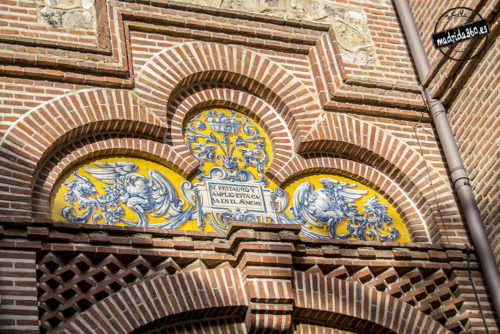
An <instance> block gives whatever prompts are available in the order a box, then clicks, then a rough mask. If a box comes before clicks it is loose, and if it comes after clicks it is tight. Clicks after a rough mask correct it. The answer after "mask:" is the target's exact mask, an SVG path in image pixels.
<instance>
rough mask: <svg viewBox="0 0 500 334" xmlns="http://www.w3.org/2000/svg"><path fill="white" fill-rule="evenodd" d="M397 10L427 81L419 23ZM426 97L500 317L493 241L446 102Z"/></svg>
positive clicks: (404, 5)
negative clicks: (474, 190) (491, 244)
mask: <svg viewBox="0 0 500 334" xmlns="http://www.w3.org/2000/svg"><path fill="white" fill-rule="evenodd" d="M394 3H395V5H396V12H397V14H398V16H399V19H400V20H401V24H402V26H403V31H404V34H405V36H406V40H407V42H408V45H409V46H410V53H411V56H412V58H413V61H414V63H415V67H416V69H417V72H418V77H419V80H420V83H423V82H424V80H425V77H426V76H427V73H429V62H428V60H427V55H426V54H425V51H424V47H423V46H422V41H421V40H420V35H419V33H418V30H417V26H416V24H415V21H414V19H413V15H412V14H411V11H410V6H409V5H408V2H407V0H394ZM422 87H423V91H424V96H425V99H426V102H427V105H428V107H429V109H430V110H429V111H430V113H431V115H432V119H433V121H434V126H435V127H436V131H437V134H438V137H439V141H440V142H441V147H442V148H443V151H444V155H445V159H446V163H447V164H448V168H449V170H450V172H451V179H452V182H453V186H454V187H455V190H456V192H457V195H458V199H459V202H460V205H461V206H462V211H463V213H464V215H465V221H466V223H467V226H468V228H469V232H470V235H471V237H472V242H473V244H474V247H475V249H476V252H477V255H478V257H479V263H480V264H481V268H482V270H483V274H484V277H485V279H486V284H487V285H488V290H489V292H490V295H491V297H492V299H493V305H494V307H495V312H496V315H497V319H500V274H499V272H498V267H497V264H496V261H495V257H494V256H493V252H492V250H491V246H490V242H489V240H488V236H487V235H486V231H485V230H484V226H483V223H482V220H481V216H480V214H479V209H478V207H477V204H476V201H475V199H474V196H473V194H472V188H471V186H470V180H469V177H468V175H467V172H466V171H465V168H464V166H463V163H462V159H461V158H460V153H459V151H458V147H457V144H456V142H455V138H454V136H453V132H452V131H451V127H450V123H449V122H448V118H447V116H446V109H445V107H444V106H443V104H442V103H441V102H440V101H439V100H437V99H434V98H433V97H432V96H431V93H430V91H429V89H428V88H427V87H425V86H423V84H422Z"/></svg>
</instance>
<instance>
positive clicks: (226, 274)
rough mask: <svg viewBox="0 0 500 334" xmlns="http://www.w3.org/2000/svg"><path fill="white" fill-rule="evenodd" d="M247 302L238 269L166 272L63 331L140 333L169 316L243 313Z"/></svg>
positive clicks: (120, 294) (130, 288) (106, 302)
mask: <svg viewBox="0 0 500 334" xmlns="http://www.w3.org/2000/svg"><path fill="white" fill-rule="evenodd" d="M247 305H248V301H247V297H246V294H245V290H244V287H243V286H242V284H241V278H240V277H239V273H238V271H237V270H236V269H227V268H226V269H214V270H204V271H191V272H188V273H178V274H174V275H160V276H156V277H153V278H151V279H147V280H144V281H141V282H140V283H137V284H134V285H131V286H128V287H126V288H124V289H122V290H120V291H119V292H117V293H115V294H113V295H111V296H109V297H108V298H106V299H103V300H102V301H100V302H99V303H97V304H94V305H93V306H91V307H90V308H89V309H88V310H86V311H85V312H82V313H79V314H78V315H77V316H76V317H75V318H74V319H73V320H72V321H71V322H68V323H66V324H65V325H64V326H63V327H62V328H60V329H59V330H58V331H57V332H58V333H81V332H84V333H96V332H99V333H110V334H118V333H130V332H132V331H134V330H138V331H139V330H140V329H141V328H142V327H144V326H146V325H147V328H148V330H152V329H154V328H156V327H158V326H162V325H164V324H163V322H164V320H165V319H168V318H169V317H175V319H176V321H182V320H183V316H184V317H186V316H187V317H191V318H192V317H193V316H194V317H197V318H201V317H203V316H205V315H207V316H210V317H217V316H224V317H231V316H233V317H238V316H242V315H244V313H245V311H246V308H247ZM162 320H163V321H162ZM186 320H187V319H186Z"/></svg>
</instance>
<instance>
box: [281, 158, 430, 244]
mask: <svg viewBox="0 0 500 334" xmlns="http://www.w3.org/2000/svg"><path fill="white" fill-rule="evenodd" d="M288 166H289V168H288V169H287V176H286V178H285V179H284V180H281V181H280V182H279V184H283V183H286V182H287V181H289V180H291V179H293V178H295V177H299V176H300V175H303V174H308V173H312V172H314V173H335V174H338V175H342V176H346V177H349V178H351V179H354V180H357V181H359V182H360V183H362V184H364V185H366V186H369V187H370V188H372V189H374V190H376V191H377V192H379V193H381V194H382V195H383V196H384V197H385V198H386V199H387V200H388V201H389V203H390V204H391V205H392V206H393V207H394V208H395V209H396V211H397V212H398V214H399V215H400V216H401V218H402V219H403V221H404V223H405V226H406V227H407V228H408V232H409V233H410V236H411V239H412V241H413V242H424V243H430V242H431V234H430V231H429V230H428V226H429V225H430V222H433V220H434V212H433V210H432V208H431V207H430V206H429V203H427V202H426V201H422V200H421V199H422V193H421V192H420V191H418V189H417V190H416V189H415V187H414V185H413V184H412V183H411V181H410V180H409V179H407V178H406V179H401V180H399V182H398V183H397V182H396V181H395V180H393V179H391V178H390V177H389V176H387V175H386V174H384V173H381V172H380V171H379V170H377V169H376V168H374V167H372V166H370V165H368V164H365V163H361V162H359V161H354V160H350V159H344V158H336V157H331V156H318V157H311V158H309V159H304V158H303V157H300V156H298V157H295V158H292V159H291V160H289V162H288ZM282 176H283V175H282Z"/></svg>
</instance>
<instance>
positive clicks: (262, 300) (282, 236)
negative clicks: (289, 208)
mask: <svg viewBox="0 0 500 334" xmlns="http://www.w3.org/2000/svg"><path fill="white" fill-rule="evenodd" d="M299 231H300V227H299V226H298V225H266V224H251V225H250V226H249V224H248V223H246V224H238V223H233V225H232V226H231V229H230V230H229V232H228V233H227V239H228V240H229V242H230V244H231V248H232V249H233V251H234V253H235V256H236V258H237V261H238V262H237V263H238V268H239V269H240V270H241V276H242V278H243V280H244V285H245V288H246V290H247V294H248V298H249V302H250V303H249V304H250V305H249V308H248V311H247V315H246V319H245V325H246V328H247V331H248V332H252V333H288V331H289V329H290V326H291V324H292V311H293V301H294V292H293V283H292V279H293V270H292V263H293V261H292V254H293V252H294V250H295V244H296V243H297V242H299V240H300V239H299V236H298V233H299Z"/></svg>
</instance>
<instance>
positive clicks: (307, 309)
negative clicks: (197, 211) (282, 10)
mask: <svg viewBox="0 0 500 334" xmlns="http://www.w3.org/2000/svg"><path fill="white" fill-rule="evenodd" d="M89 3H92V5H93V6H94V7H95V11H91V13H92V14H91V15H93V16H92V18H93V19H94V20H95V29H93V28H92V29H75V28H68V27H65V26H64V24H62V23H61V24H62V25H61V26H58V25H56V24H54V26H51V24H48V23H47V22H48V21H44V20H43V17H47V15H45V14H43V13H45V12H43V13H42V14H43V15H42V14H40V13H41V12H40V10H41V9H40V8H41V7H39V5H37V3H36V2H35V1H33V2H26V1H21V0H8V1H4V2H2V4H1V5H0V24H1V26H0V44H1V45H2V51H0V161H1V165H0V222H1V225H0V300H1V304H0V331H2V332H3V331H9V332H12V333H39V332H42V333H45V332H54V331H57V332H65V333H66V332H67V333H75V332H85V333H94V332H103V333H104V332H107V333H118V332H120V333H122V332H123V333H139V332H143V331H144V332H155V333H170V332H176V333H177V332H179V333H184V332H186V333H188V332H189V333H193V332H195V333H204V332H213V333H230V332H231V333H265V332H269V333H271V332H272V333H339V334H340V333H451V332H453V333H482V332H484V322H483V320H482V318H481V314H480V310H482V312H484V316H485V322H486V324H487V326H488V329H489V332H490V333H497V332H498V325H497V319H496V318H495V316H494V312H493V310H492V306H491V304H490V302H489V300H488V293H487V290H486V287H485V285H484V281H483V277H482V275H481V271H480V269H479V266H478V262H477V259H476V258H475V255H474V252H473V247H472V246H470V242H469V238H468V234H467V230H466V228H465V226H464V221H463V218H462V215H461V212H460V210H461V209H460V207H459V205H458V203H457V200H456V198H455V196H454V193H453V190H452V185H451V184H450V181H449V177H448V170H447V168H446V166H445V162H444V158H443V156H442V152H441V148H440V144H439V142H438V140H437V138H436V135H435V133H434V129H433V125H432V123H431V119H430V117H429V115H428V114H427V112H426V106H425V103H424V102H423V99H422V96H421V91H420V87H419V85H418V82H417V80H416V75H415V73H414V68H413V66H412V61H411V60H410V57H409V55H408V50H407V48H406V44H405V40H404V38H403V35H402V33H401V30H400V26H399V23H398V19H397V16H396V13H395V11H394V8H393V4H392V2H391V1H388V0H381V1H368V2H366V3H360V2H357V1H350V0H349V1H347V0H342V1H336V2H335V3H336V5H338V6H340V7H342V6H345V7H346V8H360V10H362V13H363V15H365V17H366V23H365V26H364V28H366V30H367V31H368V32H369V35H370V36H369V37H370V38H369V41H370V43H372V44H371V47H372V50H374V51H373V52H374V54H375V57H376V59H375V60H374V61H373V62H371V63H369V64H364V63H356V62H355V61H350V60H348V59H347V58H345V57H344V58H343V53H342V52H344V51H343V48H344V46H343V45H342V43H343V40H342V36H341V35H340V34H339V32H338V31H335V29H334V27H332V26H331V25H330V24H327V23H324V22H323V23H318V22H313V21H306V20H300V19H296V18H290V17H287V18H281V17H278V16H268V15H264V14H256V13H249V12H244V11H234V10H230V9H224V8H214V7H204V6H201V5H197V4H186V3H183V2H174V1H166V0H154V1H149V0H148V1H142V0H109V1H105V0H95V1H90V2H89ZM436 4H437V2H436ZM410 5H411V6H412V10H413V12H414V15H415V20H416V22H417V25H418V26H419V29H420V31H421V36H422V39H423V42H424V46H425V47H426V51H427V53H428V55H429V59H430V63H431V65H432V66H433V69H432V71H431V75H429V77H428V82H427V83H428V85H429V87H430V88H431V89H432V91H433V93H434V94H435V95H436V97H440V98H442V100H443V102H444V103H445V104H446V105H447V107H448V110H449V117H450V120H451V122H452V126H453V128H454V131H456V138H457V141H458V144H459V147H460V149H461V151H462V154H463V157H464V161H465V164H466V168H467V169H468V171H469V172H470V174H471V181H472V183H473V186H474V191H475V195H476V197H477V200H478V203H479V206H480V209H481V213H482V215H483V218H484V223H485V225H486V228H487V230H488V232H489V235H490V236H491V241H492V244H493V247H494V251H495V254H496V255H497V256H498V258H499V259H500V255H499V254H500V251H499V247H500V246H499V245H500V243H499V240H500V239H498V238H497V237H496V227H495V224H494V223H495V222H496V221H498V219H499V218H500V217H499V216H498V212H499V211H500V210H499V207H498V205H499V204H498V203H497V202H498V201H495V199H496V198H495V194H496V193H497V192H498V190H499V187H498V173H499V172H498V170H499V168H496V167H498V166H497V162H496V157H497V156H498V153H499V145H498V141H495V140H494V138H496V137H498V136H499V134H498V128H499V124H498V122H497V123H495V121H496V115H497V114H498V105H499V103H498V102H499V101H498V97H497V95H498V94H494V89H495V87H496V83H497V82H498V78H497V77H498V73H497V72H498V63H499V62H498V61H496V60H498V59H497V58H498V52H496V49H497V48H495V47H496V46H497V44H498V38H496V37H497V35H498V20H497V16H498V9H499V5H498V2H495V1H477V4H475V3H474V6H476V7H477V8H476V9H477V10H478V11H479V12H481V13H482V14H484V16H485V17H487V18H488V20H489V22H490V24H491V30H492V32H491V34H490V36H491V37H490V39H489V43H488V45H487V47H486V50H485V51H484V52H483V53H482V54H481V55H480V57H477V58H475V59H474V60H472V61H470V62H467V63H460V64H457V63H455V62H452V61H446V60H445V59H442V58H440V55H439V53H438V52H437V51H436V50H434V49H432V45H431V44H430V41H429V39H428V36H430V33H431V30H432V29H433V26H432V24H431V23H432V22H434V18H436V19H437V17H439V15H440V13H441V12H443V11H444V10H445V9H444V7H443V6H445V5H444V4H441V3H440V5H439V6H437V5H436V6H427V5H426V6H422V5H421V4H420V3H418V2H414V1H410ZM472 5H473V4H471V5H470V6H472ZM446 6H448V4H446ZM54 8H56V9H57V10H61V9H58V8H59V7H57V6H56V7H54ZM56 9H54V10H56ZM63 10H64V9H63ZM44 15H45V16H44ZM93 22H94V21H93ZM440 69H443V71H441V70H440ZM445 72H446V73H458V75H457V76H456V77H454V76H449V75H446V73H445ZM211 106H215V107H228V108H231V109H234V110H236V111H238V112H241V113H243V114H245V115H248V116H249V117H251V118H252V119H253V120H255V121H256V122H257V124H258V125H259V126H260V127H261V128H262V129H263V130H264V131H265V133H266V135H267V136H268V138H269V140H270V143H271V146H272V149H273V156H272V157H271V158H272V159H271V161H270V164H269V167H268V169H267V170H266V172H265V175H266V177H267V178H269V179H270V180H272V181H273V182H275V183H276V184H277V185H278V186H281V185H283V184H285V183H286V182H287V181H289V180H291V179H293V178H294V177H297V176H299V175H303V174H306V173H314V172H319V173H323V172H325V173H326V172H331V173H335V174H338V175H342V176H346V177H349V178H352V179H354V180H356V181H358V182H360V183H363V184H365V185H368V186H370V187H371V188H373V189H374V190H376V191H377V192H378V193H380V194H381V195H383V196H384V197H385V198H387V200H388V202H389V203H390V204H391V205H392V206H393V207H394V208H395V209H396V211H397V212H398V214H399V215H400V216H401V218H402V219H403V221H404V224H405V226H406V228H407V229H408V232H409V234H410V238H411V240H412V242H411V243H395V242H394V243H392V242H382V243H381V242H374V241H367V242H360V241H351V240H327V239H312V238H301V237H299V236H298V233H299V231H300V227H299V226H296V225H264V224H253V223H233V225H232V227H231V228H230V230H229V232H228V233H227V234H226V235H221V234H217V233H202V232H189V231H178V230H158V229H153V228H138V227H116V226H101V225H76V224H68V223H59V222H53V221H51V219H50V205H51V194H52V191H53V189H54V187H55V186H56V184H57V183H58V182H59V181H60V178H61V176H62V175H63V174H65V173H67V172H68V171H70V170H71V169H72V168H74V167H75V166H76V165H78V164H79V163H81V162H84V161H86V160H88V159H91V158H96V157H100V156H107V155H113V154H115V155H116V154H125V155H133V156H138V157H144V158H148V159H150V160H153V161H155V162H158V163H160V164H163V165H165V166H168V167H170V168H171V169H173V170H174V171H176V172H178V173H179V174H180V175H182V176H184V177H186V178H189V177H193V176H194V175H195V174H196V171H197V170H198V167H199V162H198V161H197V160H196V159H195V158H194V157H193V156H192V155H191V154H190V152H189V150H188V148H187V147H186V144H185V141H184V136H183V127H184V125H185V122H186V120H187V119H188V118H189V117H190V116H191V115H193V114H194V112H196V111H197V110H199V109H200V108H204V107H211ZM475 111H478V112H475ZM485 138H488V141H487V142H485ZM480 143H485V144H484V145H482V146H481V148H478V147H477V145H479V144H480ZM469 249H470V251H469ZM499 261H500V260H499ZM499 263H500V262H499ZM471 282H473V283H474V285H472V284H471ZM474 291H477V295H478V299H479V301H478V300H477V299H476V296H475V293H474ZM478 302H479V303H480V305H479V304H478ZM193 319H197V320H199V321H193Z"/></svg>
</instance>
